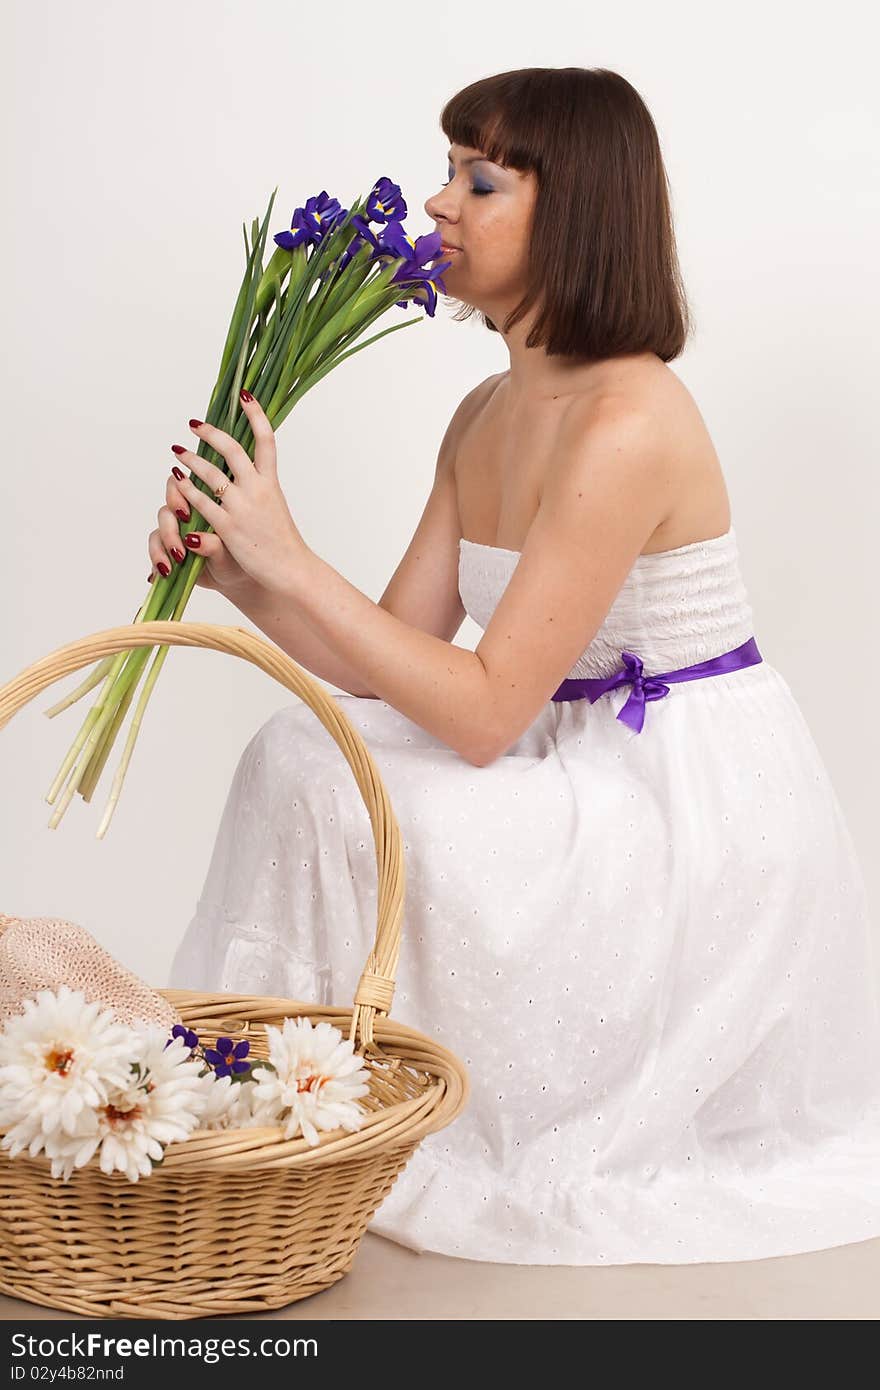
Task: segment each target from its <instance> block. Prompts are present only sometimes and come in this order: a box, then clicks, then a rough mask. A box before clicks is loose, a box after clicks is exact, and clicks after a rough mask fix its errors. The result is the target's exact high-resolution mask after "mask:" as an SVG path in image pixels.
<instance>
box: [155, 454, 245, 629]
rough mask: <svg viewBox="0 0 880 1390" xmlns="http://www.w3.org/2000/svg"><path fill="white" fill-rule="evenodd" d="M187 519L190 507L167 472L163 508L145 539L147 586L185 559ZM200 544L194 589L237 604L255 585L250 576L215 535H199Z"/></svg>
mask: <svg viewBox="0 0 880 1390" xmlns="http://www.w3.org/2000/svg"><path fill="white" fill-rule="evenodd" d="M175 467H177V465H176V464H175ZM177 472H178V473H180V476H181V478H182V477H183V473H182V472H181V470H180V469H179V468H178V469H177ZM190 516H191V510H190V506H189V503H188V502H187V500H186V498H185V497H184V495H183V493H182V492H181V491H180V485H179V483H178V481H177V475H176V474H172V473H169V475H168V482H167V483H166V484H165V505H164V506H163V507H160V508H159V511H158V522H159V525H158V527H157V529H156V530H155V531H151V532H150V535H149V538H148V540H147V549H148V551H149V554H150V560H151V561H152V565H153V568H152V570H151V571H150V573H149V575H148V576H147V578H148V580H149V582H150V583H151V584H152V582H153V580H154V579H155V577H156V575H157V574H162V575H168V574H170V573H171V570H172V569H173V567H174V565H175V564H178V565H182V564H183V562H184V560H185V559H186V551H185V550H184V548H183V537H182V536H181V534H180V523H181V522H182V521H189V519H190ZM201 541H202V544H201V545H200V546H199V548H198V554H200V555H204V556H205V563H204V564H203V565H202V567H201V569H200V571H199V576H198V578H197V579H196V587H197V588H198V587H201V588H203V589H216V591H217V592H218V593H220V594H223V595H225V597H226V598H228V599H229V600H230V601H231V602H232V603H236V604H237V603H240V602H241V600H242V598H244V597H245V595H249V594H250V593H251V591H252V590H254V589H256V587H257V586H256V585H255V584H254V582H253V580H252V579H251V577H250V575H247V574H245V572H244V570H243V569H242V567H241V565H240V564H239V563H238V561H237V560H234V559H233V558H232V556H231V555H230V554H229V551H228V550H227V549H226V547H225V545H224V544H223V542H222V541H221V540H220V537H219V536H217V535H213V534H203V535H202V537H201ZM209 547H210V553H209Z"/></svg>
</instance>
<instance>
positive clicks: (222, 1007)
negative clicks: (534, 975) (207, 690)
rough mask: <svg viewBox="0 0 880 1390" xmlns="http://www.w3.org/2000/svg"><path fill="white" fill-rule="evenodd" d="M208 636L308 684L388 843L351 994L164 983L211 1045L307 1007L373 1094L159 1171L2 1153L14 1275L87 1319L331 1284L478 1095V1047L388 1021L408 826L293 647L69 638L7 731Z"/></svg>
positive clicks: (218, 1139) (190, 634) (254, 1041)
mask: <svg viewBox="0 0 880 1390" xmlns="http://www.w3.org/2000/svg"><path fill="white" fill-rule="evenodd" d="M160 645H163V646H164V645H168V646H200V647H208V648H210V649H212V650H215V651H220V652H226V653H228V654H229V655H233V656H239V657H242V658H244V659H245V660H247V661H250V662H252V663H253V664H254V665H255V666H258V667H259V668H260V669H261V670H264V671H266V672H267V674H269V675H271V676H273V677H274V678H275V679H276V680H278V681H279V682H280V683H281V684H282V685H283V686H285V687H286V688H287V689H288V690H292V691H293V692H294V694H296V695H298V696H299V697H300V698H301V699H302V700H303V701H304V702H305V703H306V704H307V705H309V707H310V708H311V709H312V710H313V711H314V713H315V715H316V716H317V718H319V719H320V720H321V722H322V724H323V725H324V727H325V728H326V729H327V730H328V732H329V733H330V734H331V735H332V737H333V738H334V739H335V740H336V742H337V743H338V744H339V747H340V749H341V750H342V753H343V755H344V756H345V758H346V761H347V762H348V764H349V766H350V767H351V769H352V772H353V774H354V777H355V780H356V782H357V785H358V789H359V791H360V793H361V796H362V797H363V799H364V803H365V805H366V807H367V811H368V813H369V817H370V824H371V827H372V831H373V837H374V841H375V848H376V868H377V874H378V895H377V925H376V935H375V940H374V944H373V948H372V950H371V951H370V953H369V955H368V957H367V960H366V963H365V965H364V969H363V971H362V974H361V978H360V981H359V983H358V987H357V990H356V992H355V998H354V1003H353V1006H352V1007H351V1008H342V1007H338V1008H337V1007H330V1006H327V1005H316V1004H314V1003H309V1002H307V1001H306V1002H304V1001H301V1000H292V999H276V998H269V997H265V996H250V995H248V996H241V995H232V994H220V993H218V994H204V993H195V992H190V991H187V990H159V991H158V993H159V994H160V995H161V996H162V997H163V998H165V999H166V1000H167V1001H168V1003H169V1004H170V1005H171V1006H172V1007H173V1008H174V1009H175V1010H176V1012H177V1014H179V1017H180V1018H181V1020H182V1021H183V1022H185V1023H186V1024H188V1026H189V1027H191V1028H194V1029H195V1030H196V1031H197V1032H198V1033H199V1035H200V1037H202V1038H203V1040H207V1041H210V1040H212V1038H215V1037H217V1036H219V1035H220V1034H226V1035H227V1036H229V1037H232V1038H234V1039H236V1040H238V1039H240V1038H248V1039H249V1041H250V1045H251V1046H250V1053H251V1055H253V1056H254V1057H260V1056H261V1057H267V1056H268V1048H267V1045H266V1032H265V1029H266V1025H267V1024H272V1025H274V1026H276V1027H280V1026H281V1025H282V1023H283V1020H284V1019H285V1018H286V1017H297V1016H300V1015H307V1016H308V1017H309V1018H310V1019H311V1020H312V1022H313V1023H318V1022H320V1021H321V1020H322V1019H326V1020H327V1021H328V1022H330V1023H332V1024H334V1025H335V1026H336V1027H337V1028H340V1029H341V1030H342V1032H343V1034H344V1035H346V1036H348V1037H349V1038H351V1039H352V1041H353V1042H354V1044H355V1048H356V1049H358V1050H359V1051H361V1053H362V1055H363V1058H364V1065H365V1066H367V1067H368V1069H369V1071H370V1092H369V1094H368V1095H366V1096H363V1097H362V1098H361V1101H360V1104H361V1106H362V1107H363V1108H364V1110H365V1115H364V1119H363V1123H362V1126H361V1128H360V1129H359V1130H357V1131H355V1132H354V1133H349V1132H347V1131H345V1130H341V1129H338V1130H330V1131H327V1132H325V1133H322V1134H321V1140H320V1143H319V1144H317V1145H316V1146H314V1147H312V1146H310V1145H309V1144H308V1143H307V1142H306V1140H305V1139H304V1138H302V1137H300V1138H297V1139H287V1140H286V1139H284V1137H283V1133H282V1130H281V1129H280V1128H279V1127H277V1126H272V1127H269V1126H267V1127H264V1128H248V1129H234V1130H218V1131H212V1130H197V1131H195V1133H193V1134H192V1135H190V1136H189V1138H188V1139H185V1140H181V1141H178V1142H176V1143H173V1144H170V1145H169V1146H168V1148H167V1149H166V1152H165V1158H164V1160H163V1162H162V1164H161V1165H160V1166H159V1167H158V1168H156V1169H155V1170H154V1172H153V1173H152V1174H151V1175H150V1177H148V1178H145V1179H141V1180H140V1181H139V1182H137V1183H131V1182H129V1180H128V1179H127V1178H126V1177H125V1175H124V1174H122V1173H112V1174H105V1173H103V1172H102V1171H101V1169H100V1166H99V1160H98V1155H95V1156H94V1157H93V1158H92V1159H91V1160H90V1162H89V1163H88V1164H86V1165H85V1166H84V1167H83V1168H80V1169H76V1170H75V1171H74V1173H73V1175H72V1177H71V1179H70V1181H69V1182H66V1183H65V1182H64V1181H62V1180H61V1179H55V1178H53V1177H52V1176H51V1172H50V1169H49V1162H48V1160H47V1159H46V1158H45V1156H44V1155H38V1156H37V1157H36V1158H30V1157H28V1156H26V1155H24V1154H19V1155H17V1156H16V1157H15V1158H14V1159H11V1158H10V1157H9V1155H8V1153H7V1152H6V1151H5V1150H0V1289H2V1291H3V1292H5V1293H8V1294H12V1295H13V1296H15V1297H17V1298H23V1299H28V1300H29V1301H31V1302H34V1303H40V1304H46V1305H49V1306H50V1307H55V1308H64V1309H67V1310H69V1311H71V1312H76V1313H81V1314H83V1315H84V1316H86V1317H143V1318H152V1317H157V1318H169V1319H184V1318H195V1317H210V1316H228V1315H229V1314H233V1313H248V1312H263V1311H266V1310H269V1309H272V1308H279V1307H283V1306H284V1305H286V1304H288V1303H291V1302H294V1301H296V1300H297V1299H301V1298H306V1297H308V1296H309V1295H310V1294H313V1293H318V1292H320V1291H321V1290H322V1289H325V1288H328V1287H329V1286H330V1285H331V1284H333V1283H335V1282H336V1281H337V1280H338V1279H341V1278H342V1277H343V1275H344V1274H346V1273H347V1271H348V1270H349V1269H350V1268H351V1264H352V1262H353V1260H354V1257H355V1255H356V1253H357V1248H358V1244H359V1242H360V1240H361V1237H362V1236H363V1233H364V1231H365V1230H366V1227H367V1225H368V1224H369V1221H370V1219H371V1218H372V1216H373V1214H374V1212H375V1210H376V1208H377V1207H378V1206H379V1204H380V1202H381V1201H382V1199H383V1198H384V1197H385V1196H386V1195H387V1193H388V1191H389V1190H390V1188H391V1186H392V1184H393V1183H394V1180H395V1178H396V1177H397V1174H398V1173H399V1172H400V1171H401V1169H402V1168H403V1167H404V1166H405V1164H406V1162H407V1161H408V1159H409V1157H410V1156H411V1154H412V1153H413V1151H414V1150H415V1148H416V1146H417V1145H418V1144H419V1142H420V1141H421V1140H422V1139H423V1138H424V1137H425V1136H426V1135H427V1134H431V1133H434V1132H435V1131H437V1130H440V1129H443V1128H444V1126H446V1125H448V1124H450V1123H451V1121H453V1120H454V1119H455V1117H456V1115H458V1114H459V1113H460V1112H461V1110H462V1109H463V1108H464V1106H465V1104H466V1102H467V1098H468V1094H469V1082H468V1077H467V1071H466V1069H465V1067H464V1065H463V1063H462V1062H461V1060H460V1059H459V1058H458V1057H457V1056H455V1054H454V1053H452V1052H450V1051H449V1050H448V1049H447V1048H445V1047H442V1046H441V1045H440V1044H439V1043H437V1042H435V1041H434V1040H433V1039H432V1038H429V1037H427V1036H426V1035H425V1034H423V1033H419V1032H418V1031H417V1030H416V1029H413V1028H409V1027H407V1026H405V1025H401V1024H396V1023H393V1022H392V1020H391V1019H390V1018H389V1017H387V1015H388V1012H389V1010H390V1007H391V1002H392V999H393V996H394V980H395V971H396V968H397V962H398V957H399V952H400V930H401V923H402V919H403V892H404V868H403V858H402V842H401V835H400V829H399V827H398V824H397V821H396V819H395V817H394V814H393V812H392V810H391V805H390V803H389V800H388V795H387V792H386V789H385V787H384V785H383V783H382V780H381V778H380V777H379V773H378V770H377V768H376V766H375V763H374V762H373V759H372V757H371V755H370V753H369V750H368V749H367V747H366V745H365V744H364V742H363V740H362V739H361V738H360V736H359V735H358V733H357V731H356V729H355V728H354V726H353V725H352V724H351V722H350V720H349V719H348V718H347V717H346V715H345V713H344V711H343V710H342V708H341V707H340V706H339V705H338V704H337V703H336V702H335V701H334V700H333V699H332V697H331V696H329V695H328V694H327V693H326V692H325V691H324V690H323V689H322V687H321V686H320V685H318V684H317V682H315V681H314V680H312V679H311V677H309V676H308V675H307V673H306V672H304V671H303V670H302V668H301V667H299V666H298V665H297V664H296V663H295V662H294V661H292V660H291V658H290V657H288V656H287V655H286V654H285V653H284V652H282V651H281V650H280V649H279V648H277V647H274V646H272V645H271V644H270V643H269V642H266V641H264V640H263V639H262V638H260V637H257V636H256V635H255V634H253V633H250V632H247V631H246V630H245V629H244V628H230V627H219V626H216V625H213V624H207V623H180V622H159V621H156V622H148V623H137V624H129V625H128V626H125V627H117V628H110V629H108V630H107V631H105V632H100V633H95V634H93V635H92V636H90V637H84V638H81V639H80V640H79V641H77V642H73V643H70V644H69V645H68V646H65V647H61V648H59V649H58V650H57V651H55V652H52V653H50V654H49V655H48V656H46V657H43V658H42V659H41V660H40V661H37V662H35V663H34V664H33V665H31V666H28V667H27V668H26V669H25V670H24V671H22V672H21V673H20V674H19V675H18V676H16V677H15V678H14V679H13V680H11V681H9V682H8V683H7V684H6V685H4V686H3V687H2V688H0V728H2V727H3V726H4V725H5V724H6V723H8V721H9V720H10V719H11V718H12V716H13V715H14V714H15V713H16V712H17V711H18V710H19V709H20V708H21V707H22V706H23V705H24V704H26V703H27V702H28V701H29V700H31V699H33V698H34V697H35V696H36V695H38V694H39V693H40V692H41V691H42V690H44V689H45V688H46V686H48V685H50V684H51V683H52V682H54V681H56V680H59V679H61V678H62V677H64V676H66V675H68V674H69V673H70V672H72V671H76V670H79V669H80V668H81V667H82V666H86V665H91V664H92V663H94V662H97V661H100V660H102V659H103V658H104V657H105V656H107V655H110V654H112V653H116V652H121V651H124V650H126V649H128V648H133V647H146V646H148V647H156V646H160Z"/></svg>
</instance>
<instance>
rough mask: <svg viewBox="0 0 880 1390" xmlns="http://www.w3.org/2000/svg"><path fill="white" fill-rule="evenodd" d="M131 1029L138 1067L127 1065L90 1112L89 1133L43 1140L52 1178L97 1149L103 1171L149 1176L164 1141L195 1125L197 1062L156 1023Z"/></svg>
mask: <svg viewBox="0 0 880 1390" xmlns="http://www.w3.org/2000/svg"><path fill="white" fill-rule="evenodd" d="M132 1033H133V1045H132V1057H133V1061H134V1063H136V1064H137V1065H138V1067H139V1070H135V1069H134V1068H132V1069H131V1070H130V1072H129V1075H128V1077H127V1078H126V1080H125V1082H124V1084H123V1085H121V1086H119V1087H117V1088H115V1089H113V1090H111V1091H110V1093H109V1095H108V1097H107V1099H106V1101H105V1102H103V1103H101V1104H99V1105H98V1106H97V1107H96V1108H95V1109H94V1110H92V1111H90V1112H89V1114H90V1116H91V1120H92V1124H91V1126H90V1132H88V1133H86V1134H82V1133H81V1134H79V1135H77V1136H67V1135H63V1134H61V1133H60V1132H56V1133H55V1134H53V1135H51V1136H50V1137H49V1138H48V1139H47V1141H46V1153H47V1154H48V1155H49V1157H50V1158H51V1159H52V1175H53V1177H56V1178H57V1177H63V1178H65V1180H66V1179H67V1178H69V1177H70V1174H71V1173H72V1172H73V1169H74V1168H81V1167H82V1166H83V1164H85V1163H88V1161H89V1159H90V1158H91V1157H92V1155H93V1154H94V1153H95V1151H96V1150H97V1149H100V1154H101V1157H100V1166H101V1169H102V1171H103V1172H105V1173H112V1172H113V1171H114V1170H118V1171H120V1172H123V1173H125V1174H126V1176H127V1177H128V1178H129V1180H130V1181H131V1182H137V1181H138V1178H139V1177H148V1176H149V1175H150V1173H151V1172H152V1171H153V1164H152V1162H151V1160H152V1159H156V1160H160V1159H161V1158H162V1156H163V1154H164V1146H165V1145H166V1144H168V1143H170V1142H171V1141H172V1140H174V1139H186V1138H187V1136H188V1135H189V1134H191V1133H192V1131H193V1130H194V1129H196V1128H197V1127H198V1124H199V1118H200V1115H201V1113H202V1111H203V1109H204V1105H205V1088H204V1086H203V1084H202V1079H201V1078H200V1077H199V1072H200V1070H201V1067H202V1063H201V1062H200V1061H199V1060H198V1059H195V1058H191V1057H190V1051H189V1048H188V1047H187V1046H186V1044H185V1043H184V1041H183V1039H182V1038H180V1037H175V1038H173V1039H172V1041H171V1042H170V1043H169V1042H168V1040H167V1034H166V1032H165V1031H164V1029H162V1028H160V1027H159V1026H158V1025H157V1024H147V1025H146V1026H144V1027H140V1028H137V1029H133V1030H132ZM166 1043H167V1046H166Z"/></svg>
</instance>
